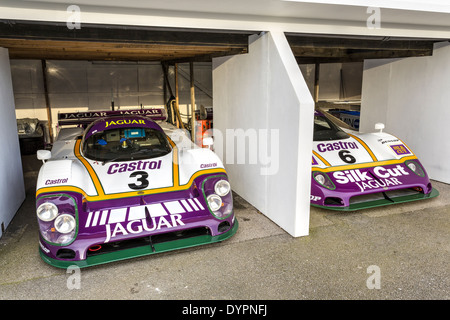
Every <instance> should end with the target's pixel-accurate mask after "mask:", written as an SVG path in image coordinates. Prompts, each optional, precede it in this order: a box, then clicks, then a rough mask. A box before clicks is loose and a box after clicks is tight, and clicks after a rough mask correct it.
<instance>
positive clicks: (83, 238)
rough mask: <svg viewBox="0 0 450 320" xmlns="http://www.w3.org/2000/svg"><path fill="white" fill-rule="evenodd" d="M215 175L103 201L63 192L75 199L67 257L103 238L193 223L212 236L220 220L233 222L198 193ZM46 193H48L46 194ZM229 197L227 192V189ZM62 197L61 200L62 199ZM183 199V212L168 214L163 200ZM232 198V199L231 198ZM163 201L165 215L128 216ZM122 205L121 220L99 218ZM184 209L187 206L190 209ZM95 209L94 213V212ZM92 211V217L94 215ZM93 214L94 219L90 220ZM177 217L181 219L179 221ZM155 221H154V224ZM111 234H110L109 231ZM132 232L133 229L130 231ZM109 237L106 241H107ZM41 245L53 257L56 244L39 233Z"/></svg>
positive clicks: (83, 255)
mask: <svg viewBox="0 0 450 320" xmlns="http://www.w3.org/2000/svg"><path fill="white" fill-rule="evenodd" d="M213 176H217V174H208V175H203V176H200V177H198V178H196V179H195V180H194V183H193V185H192V187H191V188H190V189H188V190H185V191H176V192H170V193H161V194H155V195H147V196H141V197H139V196H138V197H130V198H122V199H115V200H107V201H97V202H86V201H83V197H82V196H81V195H80V194H79V193H74V192H64V194H66V195H68V196H70V197H72V198H73V199H75V201H76V203H77V209H78V214H77V222H78V223H77V225H78V230H77V235H76V238H75V240H74V241H73V242H72V243H70V244H69V245H64V248H65V249H71V250H74V251H75V253H76V256H75V258H74V259H71V260H83V259H85V258H86V255H87V252H88V250H89V248H91V247H93V246H95V245H97V244H99V245H102V244H104V243H105V241H107V242H113V241H114V242H115V241H120V240H126V239H133V238H142V237H146V236H149V235H157V234H163V233H167V232H173V231H181V230H189V229H192V228H197V227H206V228H209V229H210V232H211V235H212V236H216V235H219V234H221V233H223V232H220V231H219V230H218V226H219V224H220V223H222V222H223V221H228V222H229V223H230V225H233V222H234V215H233V214H231V215H229V216H228V217H227V218H225V219H217V218H216V217H214V216H213V215H212V214H211V213H210V211H209V210H208V206H207V204H206V201H205V199H204V197H203V194H202V191H201V190H202V189H201V188H202V182H203V180H204V179H207V178H208V177H213ZM220 176H222V177H223V178H226V175H225V174H220ZM49 196H50V197H49ZM230 198H231V193H230ZM64 199H65V200H64ZM188 199H191V200H194V199H197V200H195V202H193V204H194V205H195V204H197V201H199V202H200V204H201V205H202V207H203V209H201V208H200V207H199V206H198V205H197V208H198V209H199V210H195V209H194V207H193V204H192V201H190V202H189V200H188ZM45 200H52V202H54V203H55V204H56V205H58V207H59V206H60V205H62V204H63V203H64V201H65V203H67V197H61V196H60V195H54V196H53V195H51V194H42V195H41V196H40V197H39V198H38V199H37V201H36V205H37V206H39V205H40V204H41V203H43V202H44V201H45ZM63 200H64V201H63ZM178 200H184V202H185V203H183V202H181V205H182V207H183V209H185V211H186V212H185V213H179V214H177V215H174V214H171V213H170V212H169V210H168V209H167V207H165V205H164V203H168V202H172V201H178ZM231 201H232V200H231ZM161 203H162V204H163V208H164V209H165V210H166V215H165V216H160V217H146V218H143V219H132V217H130V212H131V209H130V208H137V207H138V206H142V207H143V206H145V205H146V204H147V205H149V204H161ZM118 209H123V210H124V211H125V212H126V213H125V220H124V221H120V222H115V223H114V222H113V223H103V222H107V221H108V220H105V221H103V222H102V221H101V219H102V216H103V214H104V215H105V217H108V219H109V218H111V210H118ZM61 210H69V211H71V212H74V209H73V208H70V207H69V206H67V207H66V208H65V209H64V208H62V209H61ZM188 210H191V211H190V212H189V211H188ZM97 212H98V214H97ZM95 215H96V217H95ZM94 217H95V219H96V220H95V221H94ZM180 221H181V222H182V223H180ZM155 223H156V225H154V224H155ZM118 224H120V226H118ZM114 232H115V234H114V237H112V235H113V233H114ZM133 232H135V233H133ZM108 240H109V241H108ZM40 244H41V248H42V249H43V250H44V251H45V252H46V254H47V256H49V257H50V258H53V259H57V257H56V253H57V252H58V250H59V249H61V246H60V245H52V244H49V243H48V242H46V241H44V239H42V235H41V241H40Z"/></svg>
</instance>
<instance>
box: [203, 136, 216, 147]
mask: <svg viewBox="0 0 450 320" xmlns="http://www.w3.org/2000/svg"><path fill="white" fill-rule="evenodd" d="M213 144H214V140H213V138H211V137H207V138H203V145H204V146H208V148H211V146H212V145H213Z"/></svg>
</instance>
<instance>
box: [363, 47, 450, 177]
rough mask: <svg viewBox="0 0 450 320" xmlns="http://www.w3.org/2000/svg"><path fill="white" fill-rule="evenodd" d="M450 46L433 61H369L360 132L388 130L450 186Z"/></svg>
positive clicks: (440, 49) (437, 50)
mask: <svg viewBox="0 0 450 320" xmlns="http://www.w3.org/2000/svg"><path fill="white" fill-rule="evenodd" d="M449 101H450V45H449V44H448V42H444V43H438V44H436V45H435V48H434V52H433V55H432V56H430V57H417V58H406V59H396V60H374V61H366V62H365V64H364V74H363V88H362V103H361V122H360V123H361V124H360V131H362V132H370V131H373V128H374V125H375V123H376V122H383V123H385V125H386V129H385V131H386V132H389V133H391V134H394V135H396V136H398V137H399V138H400V139H402V140H403V141H404V142H405V143H406V144H408V146H410V147H411V148H412V149H413V151H414V153H415V154H416V155H417V156H418V157H419V159H420V161H421V162H422V164H423V165H424V166H425V168H426V170H427V172H428V174H429V175H430V177H431V178H432V179H434V180H438V181H441V182H445V183H450V161H449V160H448V159H449V158H450V148H449V146H450V143H449V142H448V138H447V137H448V135H449V119H450V108H449Z"/></svg>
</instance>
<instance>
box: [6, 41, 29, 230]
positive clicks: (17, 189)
mask: <svg viewBox="0 0 450 320" xmlns="http://www.w3.org/2000/svg"><path fill="white" fill-rule="evenodd" d="M0 97H1V99H0V111H1V115H2V116H1V117H0V137H1V139H2V140H1V147H0V159H1V160H0V203H1V210H0V224H3V227H4V228H5V229H6V227H7V226H8V225H9V223H10V222H11V220H12V218H13V217H14V215H15V214H16V212H17V210H18V209H19V207H20V205H21V204H22V202H23V201H24V200H25V186H24V181H23V173H22V161H21V158H20V147H19V137H18V134H17V124H16V115H15V112H14V95H13V88H12V83H11V69H10V66H9V55H8V50H7V49H4V48H0ZM2 233H3V232H2V230H1V229H0V237H1V236H2Z"/></svg>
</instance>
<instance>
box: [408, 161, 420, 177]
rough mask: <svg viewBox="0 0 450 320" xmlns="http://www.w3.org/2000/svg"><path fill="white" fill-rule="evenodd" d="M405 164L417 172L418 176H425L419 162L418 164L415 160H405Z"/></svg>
mask: <svg viewBox="0 0 450 320" xmlns="http://www.w3.org/2000/svg"><path fill="white" fill-rule="evenodd" d="M405 164H406V165H407V166H408V168H409V169H410V170H411V171H412V172H414V173H415V174H417V175H418V176H420V177H425V171H424V170H423V169H422V167H421V166H420V164H418V163H417V162H415V161H406V162H405Z"/></svg>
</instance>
